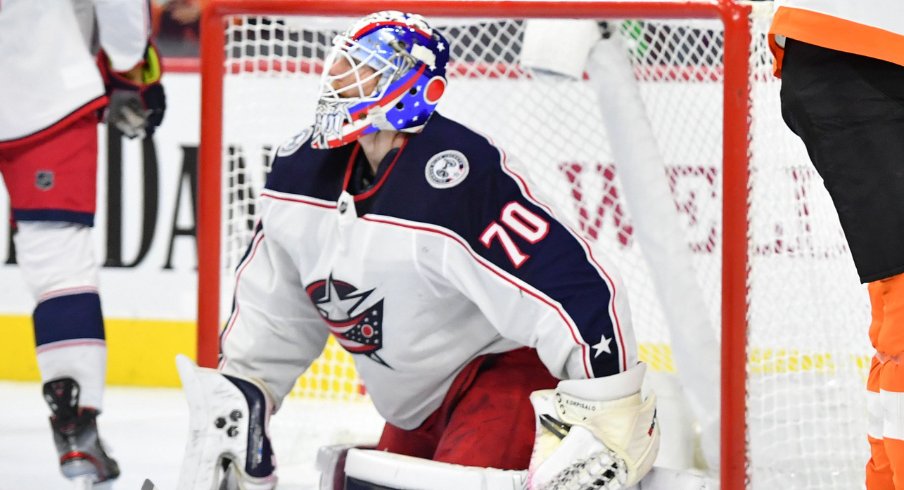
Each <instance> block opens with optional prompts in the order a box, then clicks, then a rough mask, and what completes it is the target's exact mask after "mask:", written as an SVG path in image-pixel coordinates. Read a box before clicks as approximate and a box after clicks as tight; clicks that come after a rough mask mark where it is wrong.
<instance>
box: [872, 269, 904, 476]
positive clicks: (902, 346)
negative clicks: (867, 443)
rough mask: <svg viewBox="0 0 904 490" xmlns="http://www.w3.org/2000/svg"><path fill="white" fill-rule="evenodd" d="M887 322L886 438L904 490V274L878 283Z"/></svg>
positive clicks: (882, 337) (883, 340)
mask: <svg viewBox="0 0 904 490" xmlns="http://www.w3.org/2000/svg"><path fill="white" fill-rule="evenodd" d="M878 284H879V289H880V291H881V294H882V302H883V321H882V327H881V329H880V331H879V341H878V346H879V348H878V350H879V357H880V360H882V361H883V362H882V366H881V374H880V377H879V387H880V390H881V391H880V394H879V399H880V401H881V405H882V435H883V442H884V447H885V453H886V454H887V455H888V460H889V462H890V464H891V469H892V472H893V473H894V484H895V485H894V488H897V489H904V274H898V275H896V276H893V277H890V278H888V279H883V280H881V281H878Z"/></svg>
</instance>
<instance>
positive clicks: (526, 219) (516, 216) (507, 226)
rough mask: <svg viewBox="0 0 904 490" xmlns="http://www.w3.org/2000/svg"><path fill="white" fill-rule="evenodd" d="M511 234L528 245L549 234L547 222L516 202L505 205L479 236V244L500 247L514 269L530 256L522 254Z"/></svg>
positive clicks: (487, 246)
mask: <svg viewBox="0 0 904 490" xmlns="http://www.w3.org/2000/svg"><path fill="white" fill-rule="evenodd" d="M512 233H514V234H515V235H517V236H519V237H521V238H523V239H524V240H525V241H527V242H528V243H530V244H534V243H537V242H539V241H541V240H543V239H544V238H546V235H548V234H549V222H548V221H546V220H545V219H543V218H542V217H541V216H539V215H538V214H536V213H534V212H533V211H531V210H529V209H527V208H526V207H524V206H523V205H522V204H521V203H519V202H517V201H512V202H509V203H508V204H506V205H505V206H504V207H503V208H502V211H501V212H500V213H499V219H498V220H494V221H492V222H490V224H489V225H488V226H487V227H486V229H484V230H483V233H481V234H480V243H482V244H483V246H484V247H486V248H491V247H492V246H493V242H494V241H498V242H499V244H500V245H502V250H503V251H505V254H506V255H507V256H508V258H509V260H510V261H511V262H512V265H514V266H515V268H516V269H517V268H519V267H521V266H522V265H523V264H524V263H525V262H526V261H527V259H529V258H530V255H528V254H526V253H524V252H523V251H522V250H521V249H520V248H519V247H518V244H516V243H515V240H514V239H513V238H512Z"/></svg>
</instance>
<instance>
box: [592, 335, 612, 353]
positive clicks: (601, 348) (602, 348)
mask: <svg viewBox="0 0 904 490" xmlns="http://www.w3.org/2000/svg"><path fill="white" fill-rule="evenodd" d="M610 343H612V339H607V338H606V336H605V335H603V336H602V337H601V338H600V341H599V343H598V344H594V345H593V349H594V350H595V351H596V353H595V354H593V358H594V359H596V358H597V357H599V356H600V354H602V353H603V352H605V353H606V354H611V353H612V349H610V348H609V344H610Z"/></svg>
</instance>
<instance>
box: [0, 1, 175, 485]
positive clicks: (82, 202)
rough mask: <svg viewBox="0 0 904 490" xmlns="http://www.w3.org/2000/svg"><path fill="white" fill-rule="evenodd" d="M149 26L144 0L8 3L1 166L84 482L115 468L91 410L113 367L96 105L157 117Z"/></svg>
mask: <svg viewBox="0 0 904 490" xmlns="http://www.w3.org/2000/svg"><path fill="white" fill-rule="evenodd" d="M95 25H96V27H97V31H96V32H94V31H93V29H94V27H95ZM148 25H149V19H148V11H147V2H146V1H145V0H103V1H102V0H98V1H92V0H42V1H34V0H3V1H2V2H0V60H2V62H0V66H2V68H0V173H2V175H3V180H4V182H5V184H6V188H7V190H8V192H9V196H10V202H11V207H12V219H13V220H14V222H15V226H16V233H15V237H14V240H15V245H16V253H17V261H18V263H19V265H20V267H21V268H22V272H23V274H22V275H23V277H24V278H25V280H26V283H27V284H28V287H29V288H30V290H31V292H32V294H33V296H34V298H35V301H36V302H37V306H36V307H35V310H34V331H35V340H36V343H37V353H38V366H39V368H40V371H41V378H42V379H43V381H44V396H45V399H47V401H48V403H49V404H50V407H51V409H52V412H53V415H52V416H51V427H52V429H53V436H54V441H55V443H56V448H57V451H58V452H59V456H60V461H59V462H60V467H61V470H62V472H63V475H65V476H66V477H68V478H71V479H78V480H80V483H83V484H87V485H90V484H91V483H92V482H94V481H105V480H109V479H113V478H116V476H118V474H119V469H118V468H117V465H116V462H115V461H113V460H112V459H111V458H109V457H108V455H107V454H106V453H105V451H104V449H103V446H102V444H101V443H100V442H99V440H98V435H97V426H96V421H95V418H96V416H97V414H99V413H100V411H101V408H102V398H103V383H104V377H105V371H106V345H105V341H104V325H103V317H102V313H101V305H100V298H99V297H98V293H97V273H98V268H99V262H98V260H97V258H96V257H95V253H94V247H93V242H92V239H91V236H90V229H91V226H92V225H93V222H94V212H95V198H96V196H95V187H96V171H97V123H98V112H99V111H100V110H101V109H103V108H104V106H105V105H106V104H107V101H108V97H107V94H109V95H110V96H111V98H112V100H113V101H114V102H115V103H113V104H112V105H111V107H110V109H109V111H108V116H107V117H108V120H109V122H111V123H113V124H116V125H117V127H119V128H120V130H121V131H122V132H123V133H124V134H126V135H128V136H133V137H134V136H141V135H143V134H145V132H151V131H152V130H153V128H154V126H156V125H157V124H160V121H161V118H162V117H163V109H164V100H163V91H162V88H161V87H160V85H159V84H158V83H157V82H158V80H159V77H160V65H159V62H158V60H157V56H156V53H155V51H154V49H153V48H152V47H150V46H149V45H148V35H149V31H148ZM95 39H96V40H97V41H98V42H99V46H100V48H101V49H102V52H101V53H100V63H99V64H98V62H96V60H95V57H94V56H93V55H92V53H91V50H90V46H91V43H92V40H95ZM98 66H100V71H99V69H98ZM101 72H103V73H101ZM105 81H106V82H107V83H106V88H105V83H104V82H105Z"/></svg>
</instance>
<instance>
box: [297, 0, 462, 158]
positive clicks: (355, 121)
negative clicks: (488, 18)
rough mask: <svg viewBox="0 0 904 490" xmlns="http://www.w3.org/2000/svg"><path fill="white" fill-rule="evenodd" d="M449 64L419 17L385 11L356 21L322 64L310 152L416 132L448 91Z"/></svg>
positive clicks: (436, 36) (441, 41)
mask: <svg viewBox="0 0 904 490" xmlns="http://www.w3.org/2000/svg"><path fill="white" fill-rule="evenodd" d="M448 60H449V44H448V43H447V42H446V39H445V38H444V37H443V36H442V35H441V34H440V33H439V32H438V31H436V30H435V29H433V28H432V27H430V25H428V24H427V22H426V21H425V20H424V18H423V17H421V16H420V15H416V14H406V13H402V12H396V11H391V10H387V11H383V12H377V13H375V14H371V15H369V16H367V17H365V18H363V19H361V20H359V21H358V22H356V23H355V24H354V25H353V26H352V27H351V28H349V29H348V30H347V31H345V32H344V33H342V34H340V35H338V36H336V38H335V39H334V40H333V47H332V49H331V50H330V52H329V54H328V55H327V57H326V60H325V61H324V66H323V76H322V77H321V80H320V99H319V101H318V104H317V113H316V120H315V123H314V137H313V140H312V143H311V144H312V146H313V147H314V148H335V147H337V146H342V145H344V144H346V143H350V142H352V141H355V140H356V139H358V138H359V137H360V136H363V135H365V134H369V133H373V132H376V131H380V130H394V131H405V132H412V133H414V132H417V131H419V130H420V129H421V128H422V127H423V126H424V124H426V123H427V120H428V119H429V118H430V115H431V114H433V111H434V110H435V109H436V104H437V102H439V99H440V97H442V95H443V92H444V91H445V88H446V62H447V61H448Z"/></svg>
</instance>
